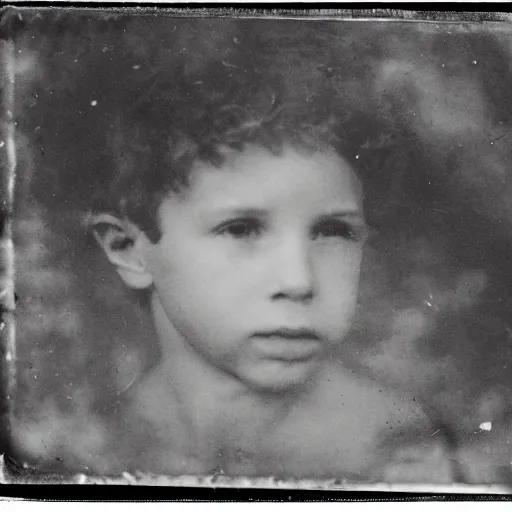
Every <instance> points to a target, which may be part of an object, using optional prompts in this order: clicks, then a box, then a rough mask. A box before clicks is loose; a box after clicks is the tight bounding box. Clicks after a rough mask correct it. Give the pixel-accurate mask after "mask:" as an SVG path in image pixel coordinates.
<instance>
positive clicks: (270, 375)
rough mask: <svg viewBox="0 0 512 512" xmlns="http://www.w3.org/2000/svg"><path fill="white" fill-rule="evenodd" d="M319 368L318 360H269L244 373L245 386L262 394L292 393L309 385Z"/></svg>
mask: <svg viewBox="0 0 512 512" xmlns="http://www.w3.org/2000/svg"><path fill="white" fill-rule="evenodd" d="M319 368H320V362H319V360H318V359H314V360H307V361H293V362H290V361H280V360H270V361H266V362H265V364H262V365H258V367H254V368H251V370H249V371H247V372H244V375H243V376H241V377H242V379H243V380H244V381H245V383H246V385H247V386H248V387H249V388H251V389H252V390H254V391H259V392H262V393H275V394H279V393H283V394H284V393H292V392H294V391H300V390H301V389H304V388H305V387H307V386H308V384H310V383H311V381H312V380H313V378H314V377H315V375H316V374H317V373H318V371H319Z"/></svg>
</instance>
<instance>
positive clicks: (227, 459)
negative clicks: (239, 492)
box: [137, 410, 376, 478]
mask: <svg viewBox="0 0 512 512" xmlns="http://www.w3.org/2000/svg"><path fill="white" fill-rule="evenodd" d="M139 449H140V450H141V451H140V454H139V455H138V456H137V457H138V464H139V465H140V466H142V467H140V468H139V469H141V470H143V471H144V470H145V471H150V472H153V473H164V474H175V475H178V474H212V473H221V474H222V473H223V474H227V475H240V476H271V475H272V476H275V477H278V478H357V477H363V478H364V476H365V475H366V474H367V472H368V468H369V467H370V466H371V465H372V462H373V459H374V454H375V449H376V435H375V429H374V428H373V427H372V426H368V425H365V423H364V422H360V421H354V419H351V420H350V421H349V420H348V419H347V420H345V419H344V417H343V416H342V414H341V413H340V414H333V413H332V412H330V413H326V414H323V415H320V414H318V411H316V410H314V411H311V413H310V414H308V413H307V412H302V413H301V414H300V415H292V416H291V417H290V418H288V419H287V421H286V422H283V423H282V424H281V425H278V426H276V427H275V428H273V429H266V430H265V431H263V432H254V431H250V429H249V430H248V431H246V432H244V431H240V430H237V429H234V430H233V431H232V432H231V433H230V432H226V433H225V435H224V436H222V437H220V438H219V437H216V436H212V437H211V438H205V439H202V440H201V443H200V444H198V443H191V442H190V438H188V437H187V435H186V432H184V431H182V430H181V429H166V428H164V429H162V428H160V429H157V430H154V431H152V432H149V431H148V435H147V437H146V438H145V441H144V443H142V444H139Z"/></svg>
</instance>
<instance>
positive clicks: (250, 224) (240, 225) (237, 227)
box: [215, 219, 263, 238]
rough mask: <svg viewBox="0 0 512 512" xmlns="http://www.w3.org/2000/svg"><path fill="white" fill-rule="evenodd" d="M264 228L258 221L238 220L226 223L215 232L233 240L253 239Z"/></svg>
mask: <svg viewBox="0 0 512 512" xmlns="http://www.w3.org/2000/svg"><path fill="white" fill-rule="evenodd" d="M262 228H263V226H262V225H261V222H260V221H259V220H258V219H236V220H232V221H229V222H225V223H224V224H222V225H220V226H219V227H218V228H217V229H216V230H215V231H216V232H217V233H219V234H221V235H229V236H232V237H233V238H252V237H254V236H257V235H259V234H260V233H261V230H262Z"/></svg>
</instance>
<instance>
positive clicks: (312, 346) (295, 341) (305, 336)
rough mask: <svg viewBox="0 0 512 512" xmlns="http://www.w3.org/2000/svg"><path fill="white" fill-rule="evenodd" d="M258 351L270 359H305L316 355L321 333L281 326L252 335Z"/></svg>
mask: <svg viewBox="0 0 512 512" xmlns="http://www.w3.org/2000/svg"><path fill="white" fill-rule="evenodd" d="M251 339H252V340H253V341H254V343H255V347H256V349H257V350H258V352H261V353H262V354H263V355H264V356H265V357H267V358H269V359H279V360H283V361H304V360H307V359H311V358H312V357H314V356H315V355H316V354H317V353H318V351H319V349H320V346H321V337H320V335H319V334H318V333H317V332H316V331H314V330H312V329H307V328H290V327H281V328H278V329H271V330H265V331H259V332H256V333H254V334H253V335H252V336H251Z"/></svg>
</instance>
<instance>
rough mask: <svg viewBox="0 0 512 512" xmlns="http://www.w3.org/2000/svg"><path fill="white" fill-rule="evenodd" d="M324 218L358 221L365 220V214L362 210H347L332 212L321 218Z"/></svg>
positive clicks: (323, 214)
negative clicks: (351, 218) (350, 218)
mask: <svg viewBox="0 0 512 512" xmlns="http://www.w3.org/2000/svg"><path fill="white" fill-rule="evenodd" d="M324 217H353V218H357V219H364V214H363V211H362V209H361V208H357V207H356V208H353V209H352V208H350V209H346V210H332V211H328V212H325V213H322V214H321V215H320V218H324Z"/></svg>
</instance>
